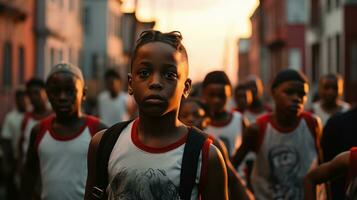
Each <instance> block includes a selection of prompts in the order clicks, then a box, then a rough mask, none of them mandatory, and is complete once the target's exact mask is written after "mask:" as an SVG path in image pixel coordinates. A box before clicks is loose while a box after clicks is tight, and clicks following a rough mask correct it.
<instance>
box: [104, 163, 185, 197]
mask: <svg viewBox="0 0 357 200" xmlns="http://www.w3.org/2000/svg"><path fill="white" fill-rule="evenodd" d="M107 190H108V191H107V192H108V199H111V200H134V199H136V200H137V199H140V200H180V197H179V193H178V188H177V187H176V186H175V185H174V183H173V182H172V181H171V180H170V179H169V178H168V176H167V174H166V172H165V170H162V169H152V168H149V169H145V170H138V169H134V170H129V169H125V168H124V169H122V170H120V172H119V173H118V174H117V175H116V176H115V177H114V178H113V180H112V181H111V183H110V185H109V187H108V188H107Z"/></svg>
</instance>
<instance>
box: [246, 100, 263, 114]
mask: <svg viewBox="0 0 357 200" xmlns="http://www.w3.org/2000/svg"><path fill="white" fill-rule="evenodd" d="M249 110H251V111H255V112H257V111H262V110H264V107H263V103H262V101H260V100H259V99H256V100H254V101H253V102H252V104H251V106H250V107H249Z"/></svg>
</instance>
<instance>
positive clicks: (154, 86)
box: [149, 73, 162, 89]
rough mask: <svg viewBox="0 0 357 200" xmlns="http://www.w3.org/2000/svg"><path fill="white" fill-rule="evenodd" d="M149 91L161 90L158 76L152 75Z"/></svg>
mask: <svg viewBox="0 0 357 200" xmlns="http://www.w3.org/2000/svg"><path fill="white" fill-rule="evenodd" d="M149 88H150V89H162V82H161V76H160V74H157V73H154V74H153V75H152V78H151V81H150V86H149Z"/></svg>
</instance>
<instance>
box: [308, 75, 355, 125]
mask: <svg viewBox="0 0 357 200" xmlns="http://www.w3.org/2000/svg"><path fill="white" fill-rule="evenodd" d="M318 94H319V97H320V100H319V101H317V102H315V103H313V104H312V112H314V113H315V114H316V115H317V116H319V117H320V119H321V122H322V125H325V124H326V122H327V120H328V119H329V118H330V117H331V116H332V115H334V114H336V113H339V112H346V111H347V110H348V109H350V104H348V103H347V102H344V101H342V100H341V96H342V94H343V79H342V77H341V76H340V75H337V74H327V75H325V76H322V77H321V78H320V81H319V88H318Z"/></svg>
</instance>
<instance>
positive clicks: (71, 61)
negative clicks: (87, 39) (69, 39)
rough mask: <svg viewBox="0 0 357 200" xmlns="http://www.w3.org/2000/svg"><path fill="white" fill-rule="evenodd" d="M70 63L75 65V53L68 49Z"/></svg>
mask: <svg viewBox="0 0 357 200" xmlns="http://www.w3.org/2000/svg"><path fill="white" fill-rule="evenodd" d="M68 62H70V63H73V52H72V48H71V47H70V48H69V49H68Z"/></svg>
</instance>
